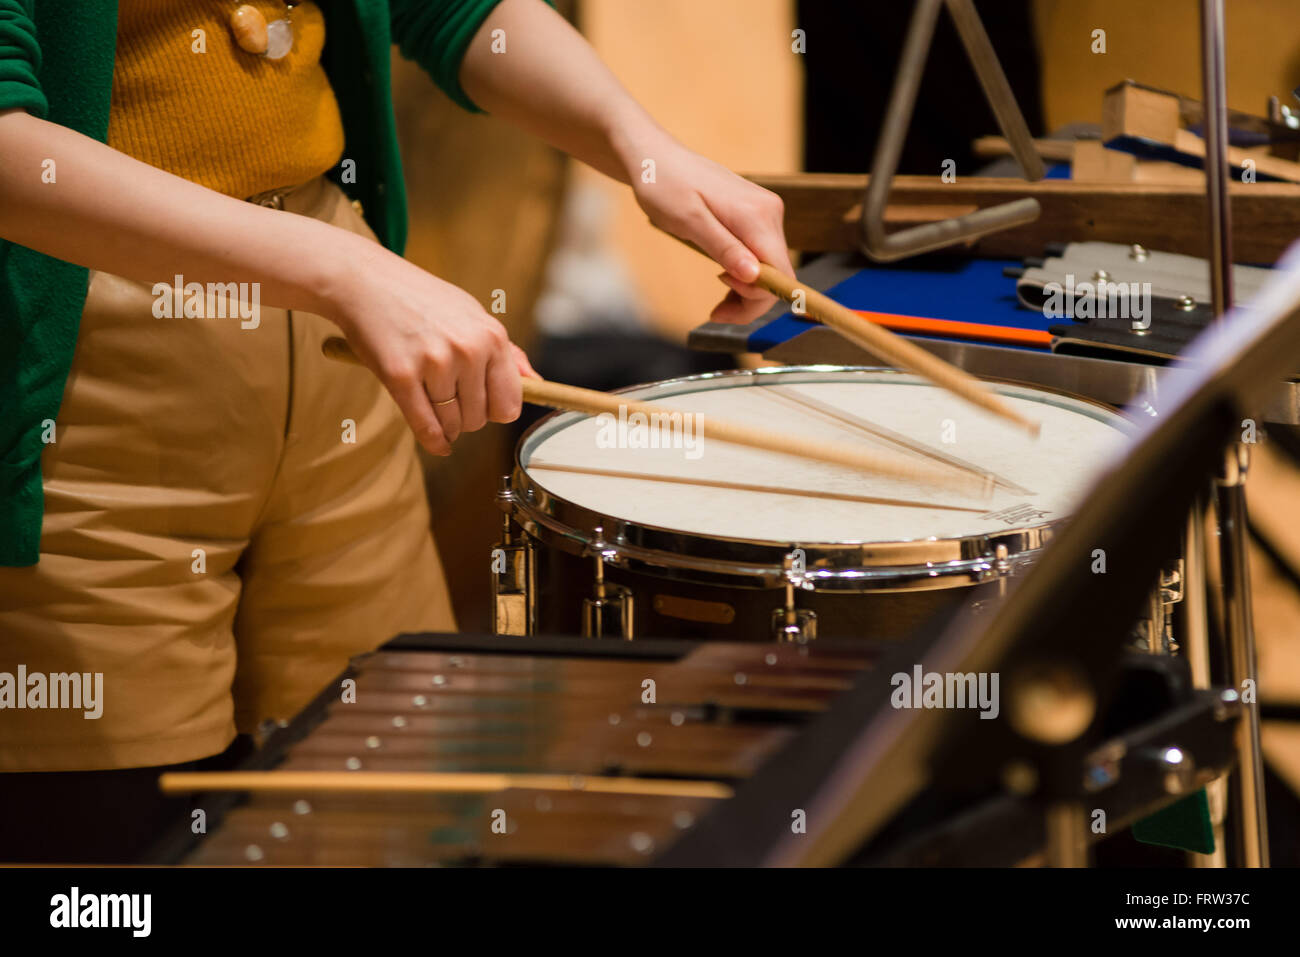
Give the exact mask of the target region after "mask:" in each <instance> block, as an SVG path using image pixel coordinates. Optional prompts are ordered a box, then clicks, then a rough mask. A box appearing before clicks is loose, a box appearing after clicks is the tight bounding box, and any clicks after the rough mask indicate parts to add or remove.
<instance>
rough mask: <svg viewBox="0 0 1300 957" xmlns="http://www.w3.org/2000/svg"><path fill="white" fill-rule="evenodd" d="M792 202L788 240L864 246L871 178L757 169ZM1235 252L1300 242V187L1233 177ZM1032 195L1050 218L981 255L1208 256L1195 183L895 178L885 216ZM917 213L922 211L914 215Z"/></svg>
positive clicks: (983, 246)
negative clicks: (862, 224) (1099, 248)
mask: <svg viewBox="0 0 1300 957" xmlns="http://www.w3.org/2000/svg"><path fill="white" fill-rule="evenodd" d="M749 178H750V179H752V180H753V181H754V182H756V183H758V184H759V185H761V186H764V187H766V188H767V189H770V190H772V191H773V192H775V193H777V194H778V195H779V196H780V197H781V198H782V199H783V200H784V201H785V229H786V240H787V242H788V243H789V244H790V247H791V248H792V249H799V250H808V251H814V250H815V251H826V252H830V251H837V250H850V249H857V248H858V219H859V217H860V216H861V212H862V210H861V202H862V193H863V191H864V190H865V189H866V184H867V177H866V176H863V175H857V174H844V173H793V174H784V175H751V176H750V177H749ZM1230 196H1231V199H1232V227H1233V254H1234V257H1235V259H1236V261H1237V262H1246V263H1273V262H1275V261H1276V260H1277V258H1278V256H1280V255H1281V254H1282V251H1283V250H1284V249H1286V247H1287V246H1288V245H1290V244H1291V243H1292V242H1293V241H1294V240H1296V239H1297V238H1300V186H1297V185H1294V184H1291V183H1233V184H1231V186H1230ZM1024 197H1033V198H1034V199H1037V200H1038V202H1039V204H1040V205H1041V206H1042V215H1041V216H1039V218H1038V219H1037V220H1035V221H1034V222H1032V223H1026V224H1025V225H1023V226H1017V227H1015V228H1013V229H1008V230H1004V231H1002V232H999V233H994V234H992V235H990V236H985V237H982V238H981V239H979V240H976V242H975V243H974V249H975V250H977V251H978V252H979V253H980V254H981V255H986V256H1002V257H1022V256H1039V255H1042V252H1043V247H1044V246H1045V245H1046V244H1047V243H1052V242H1083V241H1086V240H1095V241H1098V242H1111V243H1141V244H1142V245H1144V246H1146V247H1148V248H1149V249H1160V250H1165V251H1167V252H1178V253H1186V254H1188V255H1192V256H1205V255H1207V231H1208V226H1207V225H1206V210H1205V192H1204V190H1202V189H1199V188H1197V187H1195V186H1191V185H1187V184H1167V185H1166V184H1148V183H1134V184H1113V185H1112V184H1097V183H1076V182H1073V181H1071V180H1044V181H1042V182H1039V183H1027V182H1025V181H1024V180H1019V179H992V178H980V177H959V178H958V179H957V181H956V182H955V183H944V182H942V181H941V180H940V179H939V178H938V177H936V176H897V177H895V178H894V182H893V184H892V189H891V192H890V198H891V202H890V213H889V214H888V215H887V221H888V222H890V223H891V224H893V223H897V224H898V225H899V226H903V225H910V224H911V223H912V222H923V221H924V220H923V219H920V218H912V219H908V218H907V217H905V216H901V215H898V209H897V208H896V207H901V208H903V209H906V208H907V207H913V208H916V207H921V208H924V207H928V206H948V207H955V206H960V207H968V208H970V207H980V208H982V207H985V206H992V205H994V204H996V203H1005V202H1009V201H1010V200H1013V199H1020V198H1024ZM914 215H915V214H914Z"/></svg>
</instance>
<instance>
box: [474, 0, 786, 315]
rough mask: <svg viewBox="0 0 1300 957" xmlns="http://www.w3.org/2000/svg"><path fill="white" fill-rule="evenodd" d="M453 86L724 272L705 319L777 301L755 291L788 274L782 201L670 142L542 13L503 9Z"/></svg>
mask: <svg viewBox="0 0 1300 957" xmlns="http://www.w3.org/2000/svg"><path fill="white" fill-rule="evenodd" d="M496 30H503V31H505V42H506V52H504V53H494V52H492V41H493V37H492V34H493V32H494V31H496ZM460 79H461V84H462V85H463V86H464V88H465V92H466V93H468V94H469V96H470V98H471V99H473V100H474V102H476V103H477V104H478V105H479V106H481V107H483V108H484V109H486V110H488V111H489V112H491V113H494V114H496V115H498V116H501V117H502V118H504V119H506V120H508V121H510V122H511V123H513V124H515V125H516V126H519V127H520V128H522V129H525V130H527V131H529V132H531V133H533V134H535V135H537V136H539V137H541V138H542V139H544V140H545V141H546V142H548V143H550V144H551V145H553V146H555V147H557V148H559V149H562V150H564V151H566V152H568V153H570V154H572V155H573V156H575V157H577V158H578V159H580V160H582V161H583V162H585V163H587V164H588V165H589V166H592V167H593V168H595V169H597V170H600V171H601V172H602V173H605V174H606V175H608V176H611V177H613V178H614V179H617V180H619V181H620V182H623V183H627V184H629V185H631V187H632V189H633V191H634V192H635V194H636V197H637V201H638V202H639V203H640V204H641V207H642V209H644V210H645V211H646V214H647V215H648V216H649V217H650V221H651V222H652V223H654V224H655V225H656V226H658V227H659V228H661V229H664V230H666V231H668V232H670V233H672V234H673V235H675V236H678V237H680V238H682V239H686V240H689V241H690V242H693V243H695V244H696V245H697V246H699V247H700V248H701V249H703V250H704V251H705V252H707V253H708V254H709V256H711V257H712V258H713V259H714V261H716V262H717V263H718V264H719V265H721V266H722V267H723V268H724V269H725V270H726V273H725V274H724V276H723V277H720V278H722V279H723V281H724V282H725V283H726V284H727V285H728V286H729V287H731V289H732V293H731V294H730V295H728V297H727V298H726V299H725V300H724V301H723V302H722V303H720V304H719V306H718V307H717V308H716V309H715V310H714V314H713V318H715V319H718V320H721V321H730V322H746V321H748V320H749V319H752V318H755V317H756V316H758V315H761V314H762V313H763V312H765V311H766V310H767V309H768V307H769V306H770V305H771V304H772V303H773V302H774V301H775V297H774V296H772V295H770V294H769V293H767V292H766V291H764V290H762V289H760V288H759V287H757V286H754V285H752V284H751V281H752V280H753V279H754V278H755V277H756V276H757V274H758V263H757V260H758V259H762V260H765V261H766V262H769V263H771V264H772V265H773V266H776V267H777V268H778V269H783V270H786V271H787V272H793V269H792V267H791V265H790V259H789V253H788V250H787V249H786V245H785V233H784V228H783V209H782V206H781V200H780V199H779V198H778V197H777V196H776V195H775V194H773V193H771V192H769V191H767V190H765V189H762V188H761V187H758V186H756V185H754V184H753V183H750V182H748V181H747V180H744V179H742V178H741V177H739V176H736V175H735V174H734V173H732V172H731V171H729V170H727V169H725V168H724V167H722V166H719V165H718V164H717V163H714V162H712V161H710V160H708V159H705V158H704V157H702V156H699V155H697V154H695V153H692V152H691V151H690V150H688V149H686V148H685V147H684V146H682V144H680V143H678V142H677V141H676V140H675V139H673V138H672V137H671V136H670V135H669V134H668V133H667V132H666V131H665V130H664V129H663V128H662V127H661V126H659V124H657V123H656V122H655V121H654V120H653V119H652V118H651V116H650V115H649V114H648V113H647V112H646V111H645V110H644V109H643V108H642V107H641V105H640V104H639V103H637V102H636V100H634V99H633V98H632V96H631V95H630V94H629V93H628V92H627V90H625V89H624V88H623V86H622V84H620V83H619V82H618V80H617V79H616V78H615V77H614V75H613V74H612V73H611V72H610V71H609V70H608V69H607V68H606V67H605V65H604V64H603V63H602V62H601V61H600V58H599V57H598V56H597V55H596V53H595V51H594V50H592V48H591V47H590V46H589V45H588V44H587V42H586V41H585V40H584V39H583V38H582V36H581V35H580V34H579V33H578V32H577V31H576V30H574V29H573V28H572V27H571V26H569V24H568V23H567V22H566V21H565V20H564V18H563V17H561V16H560V15H559V14H557V13H556V12H555V11H554V10H552V9H551V8H550V7H548V6H547V5H546V4H544V3H541V2H540V0H503V2H502V3H501V4H499V5H498V6H497V7H496V8H495V9H494V10H493V11H492V13H491V14H489V16H488V18H487V20H486V21H484V23H483V26H482V27H480V29H479V31H478V33H477V34H476V35H475V37H474V40H473V42H472V43H471V44H470V46H469V49H468V50H467V51H466V54H465V59H464V61H463V62H462V64H461V70H460ZM646 160H653V162H654V178H653V181H652V182H647V181H646V177H645V175H643V174H644V171H645V165H644V164H645V161H646Z"/></svg>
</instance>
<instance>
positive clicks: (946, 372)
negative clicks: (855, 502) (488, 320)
mask: <svg viewBox="0 0 1300 957" xmlns="http://www.w3.org/2000/svg"><path fill="white" fill-rule="evenodd" d="M756 283H757V285H759V286H762V287H763V288H764V289H766V290H768V291H769V292H771V293H774V294H775V295H777V296H779V297H780V298H782V299H784V300H785V301H786V302H789V303H793V304H795V305H796V309H797V310H798V311H799V312H800V314H802V315H807V316H810V317H812V318H814V319H819V320H821V321H822V322H823V323H825V324H826V325H828V326H830V327H831V328H832V329H834V330H835V331H836V332H838V333H840V335H842V336H844V337H845V338H846V339H848V340H849V341H850V342H852V343H854V344H856V345H858V346H861V347H862V348H863V349H866V350H868V351H869V352H871V353H873V354H874V355H876V356H879V357H880V358H881V359H884V360H886V361H888V362H890V363H892V364H893V365H895V366H897V367H898V368H900V369H904V370H906V371H908V372H913V373H915V374H917V375H919V376H922V377H923V378H925V379H928V380H929V381H930V382H932V383H934V384H935V385H937V386H939V387H940V388H943V389H946V390H947V391H949V392H951V393H952V394H953V395H956V396H958V397H960V398H962V399H965V400H966V401H968V402H970V403H972V404H973V405H977V406H979V407H980V408H982V409H985V410H987V411H989V412H991V413H993V414H994V415H996V416H998V417H1000V418H1002V419H1004V420H1005V421H1007V422H1010V423H1012V424H1014V425H1016V426H1017V427H1019V428H1022V429H1025V430H1026V431H1027V432H1029V433H1030V434H1031V435H1035V436H1036V435H1037V434H1038V429H1039V426H1038V423H1036V422H1034V421H1032V420H1030V419H1028V418H1026V417H1025V416H1023V415H1021V414H1020V413H1019V412H1017V411H1016V410H1015V409H1013V408H1012V407H1011V406H1010V405H1009V404H1008V403H1007V402H1005V401H1004V400H1003V399H1002V397H1001V396H999V395H997V394H996V393H994V392H993V391H992V390H991V389H989V388H987V387H986V386H985V385H984V384H983V383H982V382H980V381H979V380H978V379H976V378H975V377H974V376H971V375H968V374H967V373H966V372H963V371H962V370H961V369H958V368H957V367H956V366H954V365H950V364H949V363H947V362H944V361H943V360H942V359H940V358H939V357H938V356H935V355H934V354H932V353H930V352H926V351H925V350H924V349H922V348H920V347H919V346H916V345H914V344H912V343H911V342H908V341H907V340H906V339H904V338H902V337H901V336H898V335H895V334H894V333H892V332H890V331H889V330H888V329H885V328H884V327H883V326H879V325H877V324H875V323H874V322H871V321H870V320H868V319H864V318H863V317H861V316H859V315H858V314H856V313H854V312H852V311H851V310H849V309H846V308H845V307H844V306H841V305H840V304H839V303H837V302H835V301H834V300H832V299H830V298H829V297H827V296H824V295H823V294H821V293H820V292H817V291H816V290H815V289H807V288H805V287H804V286H801V285H800V284H799V282H798V281H797V280H796V279H795V278H794V277H793V276H787V275H785V274H784V273H782V272H781V271H780V270H778V269H775V268H774V267H772V266H770V265H768V264H767V263H760V264H759V267H758V278H757V280H756ZM321 348H322V351H323V352H324V353H325V355H327V356H329V357H331V358H334V359H342V360H345V361H351V362H359V361H360V360H358V359H357V357H356V355H355V353H353V351H352V349H351V347H350V346H349V345H348V344H347V342H346V341H345V340H343V339H340V338H337V337H334V338H330V339H326V340H325V342H324V343H323V344H322V346H321ZM523 394H524V400H525V401H527V402H531V403H533V404H534V405H543V406H547V407H548V408H552V409H562V410H565V411H570V412H585V413H588V414H599V413H602V412H608V413H610V414H612V415H616V416H617V415H618V414H619V411H620V409H621V410H623V412H624V413H625V414H627V415H632V414H634V413H637V412H640V413H643V414H645V415H647V416H649V415H673V414H680V413H682V412H683V410H680V409H673V408H670V407H666V406H663V405H661V404H660V403H658V402H654V403H651V402H641V401H638V400H636V399H630V398H627V397H624V396H618V395H610V394H608V393H605V392H598V391H596V390H594V389H581V388H578V387H577V386H571V385H562V384H560V383H558V382H548V381H546V380H544V379H524V380H523ZM706 431H707V433H708V435H709V437H710V438H713V439H717V440H718V441H721V442H729V443H731V444H733V445H743V446H747V447H749V448H754V449H763V450H765V451H769V452H779V453H783V454H786V455H796V456H800V457H803V458H808V459H813V460H816V461H820V462H828V463H830V464H832V465H844V466H849V467H851V468H858V469H863V470H865V471H868V472H873V473H875V474H878V475H885V476H889V477H892V478H899V479H905V480H911V481H918V482H925V483H927V484H931V485H938V486H944V487H948V488H954V489H958V490H961V491H967V492H970V491H976V492H978V493H980V494H981V495H984V496H986V495H987V493H988V490H989V487H990V477H989V476H988V475H981V474H978V473H972V472H970V471H968V470H963V469H956V468H945V467H942V466H940V465H929V464H925V463H922V462H920V461H918V460H916V459H914V458H909V457H906V456H903V455H899V454H895V453H888V452H884V451H873V450H868V449H863V448H859V447H857V446H853V445H849V444H847V443H842V442H825V441H816V440H813V439H807V438H804V437H803V436H800V435H793V434H790V433H785V432H780V431H776V430H773V429H767V428H759V427H757V426H752V425H747V424H744V423H740V422H730V421H725V420H719V419H713V418H711V419H710V420H709V421H708V423H707V426H706Z"/></svg>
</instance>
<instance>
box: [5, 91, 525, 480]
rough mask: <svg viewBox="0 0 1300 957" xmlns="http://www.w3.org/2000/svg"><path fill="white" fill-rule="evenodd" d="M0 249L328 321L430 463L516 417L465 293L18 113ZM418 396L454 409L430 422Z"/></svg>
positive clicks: (357, 243)
mask: <svg viewBox="0 0 1300 957" xmlns="http://www.w3.org/2000/svg"><path fill="white" fill-rule="evenodd" d="M47 160H52V161H53V162H54V167H53V173H54V181H53V182H45V181H44V179H43V177H42V173H43V172H44V171H45V169H46V161H47ZM0 237H3V238H4V239H8V240H10V241H12V242H16V243H19V244H21V245H24V246H28V247H30V248H32V249H35V250H38V251H39V252H43V253H46V254H47V255H51V256H55V257H57V258H59V259H64V260H67V261H69V262H74V263H77V264H79V265H82V266H87V267H89V268H91V269H99V270H104V271H106V272H111V273H115V274H117V275H121V276H125V277H127V278H129V279H137V280H141V281H145V282H156V281H168V282H170V281H171V279H172V277H173V276H174V275H175V274H177V273H179V274H181V275H183V276H184V277H185V280H186V281H187V282H190V281H194V282H202V283H207V282H230V281H238V282H256V283H260V285H261V288H260V295H261V300H262V301H263V302H265V303H266V304H267V305H271V306H278V307H281V308H286V309H302V310H306V311H309V312H314V313H317V314H319V315H323V316H326V317H327V318H329V319H332V320H334V321H335V322H336V323H337V324H338V325H339V326H340V328H342V329H343V331H344V333H345V334H346V335H347V336H348V339H349V340H350V341H351V342H352V345H353V347H354V348H355V349H356V351H357V352H358V354H359V355H360V356H361V357H362V359H363V361H365V362H366V363H367V365H369V366H370V367H371V368H372V369H373V370H374V371H375V372H376V374H378V375H379V378H380V380H381V381H382V382H383V383H384V385H385V387H387V388H388V390H389V391H390V392H391V393H392V394H393V397H394V398H395V399H396V400H397V402H398V405H399V406H400V407H401V408H402V411H403V413H404V414H405V415H406V418H407V420H408V422H410V424H411V426H412V428H413V430H414V431H415V432H416V435H417V437H418V438H419V439H420V441H421V442H422V443H423V444H424V446H425V447H426V448H427V449H428V450H429V451H431V452H434V453H437V454H445V453H446V452H447V451H448V450H449V442H450V441H453V440H454V439H455V438H456V436H457V434H458V433H459V432H460V431H461V430H462V429H465V430H470V429H476V428H481V427H482V426H483V425H484V424H485V422H486V421H487V420H488V419H489V418H491V419H492V420H494V421H509V420H511V419H513V418H515V417H516V416H517V415H518V413H519V408H520V389H519V382H518V372H517V370H516V359H515V357H514V355H513V353H512V352H511V348H510V344H509V341H508V339H507V338H506V335H505V332H504V329H503V328H502V326H501V324H500V323H499V322H498V321H497V320H496V319H495V318H493V317H491V316H489V315H488V314H487V312H486V311H484V310H483V309H482V307H481V306H479V304H478V303H477V302H475V301H474V299H473V298H472V297H471V296H470V295H469V294H468V293H465V292H463V291H462V290H460V289H457V288H456V287H455V286H452V285H450V284H449V283H445V282H442V281H441V280H439V279H437V278H436V277H434V276H430V275H429V274H428V273H426V272H424V271H423V270H421V269H419V268H418V267H416V266H414V265H412V264H410V263H408V262H406V261H405V260H403V259H402V258H401V257H399V256H396V255H394V254H393V253H391V252H389V251H387V250H385V249H384V248H383V247H381V246H379V245H377V244H375V243H372V242H370V241H369V240H367V239H365V238H363V237H361V236H357V235H355V234H353V233H350V232H348V231H347V230H344V229H338V228H336V227H333V226H330V225H327V224H325V223H321V222H318V221H316V220H314V219H311V218H309V217H306V216H297V215H293V214H287V213H284V212H278V211H272V210H269V209H264V208H262V207H259V206H255V205H253V204H251V203H245V202H242V201H240V200H237V199H232V198H231V197H228V196H223V195H221V194H220V193H216V192H214V191H212V190H210V189H206V188H204V187H202V186H198V185H196V184H194V183H191V182H188V181H186V180H184V179H181V178H180V177H177V176H173V175H171V174H169V173H165V172H162V171H161V170H158V169H155V168H153V167H151V166H148V165H147V164H145V163H141V162H138V161H137V160H134V159H132V158H131V157H129V156H126V155H125V154H123V153H120V152H118V151H117V150H114V149H111V148H110V147H108V146H105V145H104V144H102V143H99V142H97V141H95V140H93V139H90V138H89V137H86V136H82V135H81V134H79V133H76V132H74V131H72V130H69V129H67V128H65V127H62V126H59V125H57V124H54V123H49V122H46V121H44V120H40V119H37V118H36V117H33V116H31V115H29V114H27V113H26V112H24V111H21V110H8V111H5V112H0ZM426 393H428V394H433V395H435V396H436V397H437V398H438V399H442V398H445V397H447V396H451V395H453V394H456V395H458V396H460V399H461V401H460V402H459V403H455V404H452V405H449V406H442V407H439V409H438V411H437V413H435V412H434V410H433V408H432V406H431V403H430V401H429V397H428V394H426Z"/></svg>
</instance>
